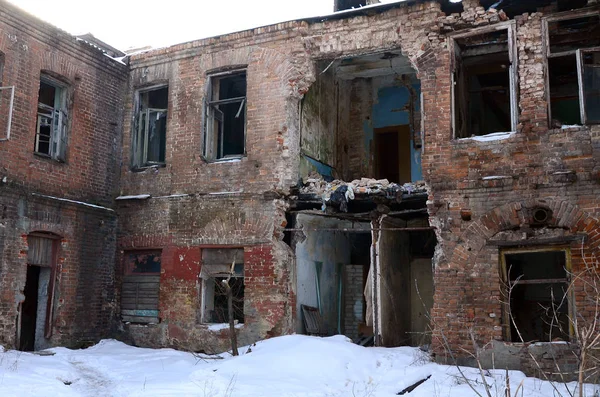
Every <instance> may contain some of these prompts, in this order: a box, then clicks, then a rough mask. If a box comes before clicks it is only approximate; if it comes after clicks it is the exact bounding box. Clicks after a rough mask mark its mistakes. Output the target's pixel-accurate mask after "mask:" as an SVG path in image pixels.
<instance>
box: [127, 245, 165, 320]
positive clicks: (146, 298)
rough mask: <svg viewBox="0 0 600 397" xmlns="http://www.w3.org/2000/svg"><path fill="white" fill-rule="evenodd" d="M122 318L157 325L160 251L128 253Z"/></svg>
mask: <svg viewBox="0 0 600 397" xmlns="http://www.w3.org/2000/svg"><path fill="white" fill-rule="evenodd" d="M124 262H125V263H124V265H125V276H124V278H123V285H122V291H121V317H122V319H123V321H126V322H132V323H158V299H159V292H160V269H161V251H160V250H147V251H146V250H144V251H126V252H125V254H124Z"/></svg>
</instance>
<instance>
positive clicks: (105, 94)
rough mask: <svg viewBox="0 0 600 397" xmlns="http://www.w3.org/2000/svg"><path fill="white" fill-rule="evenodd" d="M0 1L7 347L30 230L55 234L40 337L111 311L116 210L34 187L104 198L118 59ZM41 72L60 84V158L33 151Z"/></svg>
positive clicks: (79, 334) (91, 335)
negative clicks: (65, 119) (63, 128)
mask: <svg viewBox="0 0 600 397" xmlns="http://www.w3.org/2000/svg"><path fill="white" fill-rule="evenodd" d="M0 9H1V11H0V53H2V54H3V55H4V56H3V60H4V68H3V76H2V85H4V86H15V101H14V109H13V118H12V131H11V137H10V140H8V141H0V181H1V182H0V264H1V268H0V272H1V273H0V274H1V276H0V289H1V290H2V295H1V296H2V299H1V300H0V313H1V316H0V340H1V342H2V344H4V345H6V346H11V347H12V346H14V344H15V341H16V337H17V328H16V325H17V314H18V307H19V304H20V302H22V301H23V299H24V296H23V290H24V287H25V280H26V272H27V264H26V261H27V253H28V246H27V235H28V234H29V233H32V232H48V233H53V234H54V235H56V236H59V238H60V243H59V252H58V258H57V272H56V285H55V306H54V321H53V335H52V338H51V339H50V341H49V343H50V344H54V345H57V344H61V345H71V346H73V345H78V344H80V343H82V342H86V341H90V340H98V339H100V338H102V337H106V336H107V335H109V334H110V331H111V328H112V327H113V326H114V317H115V315H116V311H115V309H116V306H115V302H116V300H115V285H114V266H113V263H114V253H115V250H116V214H115V213H114V211H112V210H109V209H99V208H93V207H90V206H85V205H82V204H77V203H71V202H65V201H58V200H56V199H52V198H44V197H42V196H39V195H40V194H41V195H47V196H54V197H59V198H68V199H72V200H77V201H82V202H87V203H93V204H101V205H105V206H110V205H111V203H112V197H113V194H114V190H115V187H116V183H117V177H118V173H116V170H117V168H116V166H117V165H116V163H115V161H114V159H115V158H117V156H118V154H119V147H118V145H119V144H120V140H121V135H120V125H121V123H122V114H121V112H120V109H121V105H120V104H121V94H122V91H123V88H124V86H125V81H126V78H125V77H126V71H127V68H126V67H125V66H124V65H120V64H118V63H116V62H114V61H112V60H111V59H109V58H108V57H106V56H104V55H103V54H102V53H101V52H99V51H98V50H96V49H94V48H92V47H91V46H89V45H87V44H85V43H82V42H78V41H77V40H76V39H75V38H74V37H72V36H70V35H68V34H66V33H65V32H63V31H60V30H59V29H56V28H54V27H52V26H50V25H48V24H46V23H43V22H41V21H39V20H37V19H34V18H33V17H31V16H29V15H27V14H25V13H23V12H21V11H20V10H18V9H17V8H15V7H14V6H12V5H10V4H8V3H6V2H4V1H2V2H0ZM41 72H45V73H51V74H52V75H53V76H57V77H59V78H60V79H61V80H62V81H63V82H65V83H68V85H69V88H68V90H69V116H70V131H69V134H68V148H67V159H66V162H65V163H59V162H58V161H55V160H51V159H48V158H43V157H40V156H37V155H34V153H33V149H34V137H35V130H36V120H37V116H36V113H37V102H38V89H39V83H40V73H41ZM3 105H4V107H3V108H2V110H3V111H5V110H7V105H8V102H7V101H6V100H3ZM6 116H7V113H3V114H2V115H0V118H5V117H6ZM4 126H5V125H4ZM2 137H4V131H2ZM36 195H38V196H36Z"/></svg>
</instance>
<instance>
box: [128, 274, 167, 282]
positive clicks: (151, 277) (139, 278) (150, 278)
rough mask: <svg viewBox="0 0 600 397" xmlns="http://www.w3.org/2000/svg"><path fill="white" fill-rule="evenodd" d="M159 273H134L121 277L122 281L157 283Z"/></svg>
mask: <svg viewBox="0 0 600 397" xmlns="http://www.w3.org/2000/svg"><path fill="white" fill-rule="evenodd" d="M159 282H160V274H148V275H146V274H143V273H141V274H135V275H128V276H125V277H123V283H159Z"/></svg>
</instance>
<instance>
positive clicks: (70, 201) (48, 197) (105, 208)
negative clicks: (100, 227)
mask: <svg viewBox="0 0 600 397" xmlns="http://www.w3.org/2000/svg"><path fill="white" fill-rule="evenodd" d="M31 195H32V196H37V197H43V198H47V199H50V200H57V201H64V202H67V203H72V204H79V205H83V206H86V207H92V208H98V209H101V210H106V211H111V212H114V211H115V210H113V209H112V208H108V207H103V206H101V205H96V204H90V203H86V202H83V201H77V200H70V199H66V198H61V197H54V196H47V195H45V194H39V193H31Z"/></svg>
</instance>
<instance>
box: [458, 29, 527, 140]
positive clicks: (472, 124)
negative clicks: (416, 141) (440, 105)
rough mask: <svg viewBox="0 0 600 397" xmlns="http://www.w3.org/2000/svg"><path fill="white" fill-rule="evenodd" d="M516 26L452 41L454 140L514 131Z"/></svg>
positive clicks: (479, 31) (471, 32)
mask: <svg viewBox="0 0 600 397" xmlns="http://www.w3.org/2000/svg"><path fill="white" fill-rule="evenodd" d="M514 37H515V34H514V25H513V24H510V23H509V24H504V25H503V26H500V27H498V26H496V27H493V28H480V29H476V30H472V31H469V32H467V33H459V34H455V35H453V37H452V38H451V47H452V48H453V49H454V58H453V73H452V97H453V101H452V102H453V103H452V105H453V116H452V124H453V130H454V138H468V137H471V136H481V135H487V134H491V133H495V132H510V131H515V130H516V127H517V91H516V90H517V88H516V87H517V72H516V70H517V68H516V50H515V43H514Z"/></svg>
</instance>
